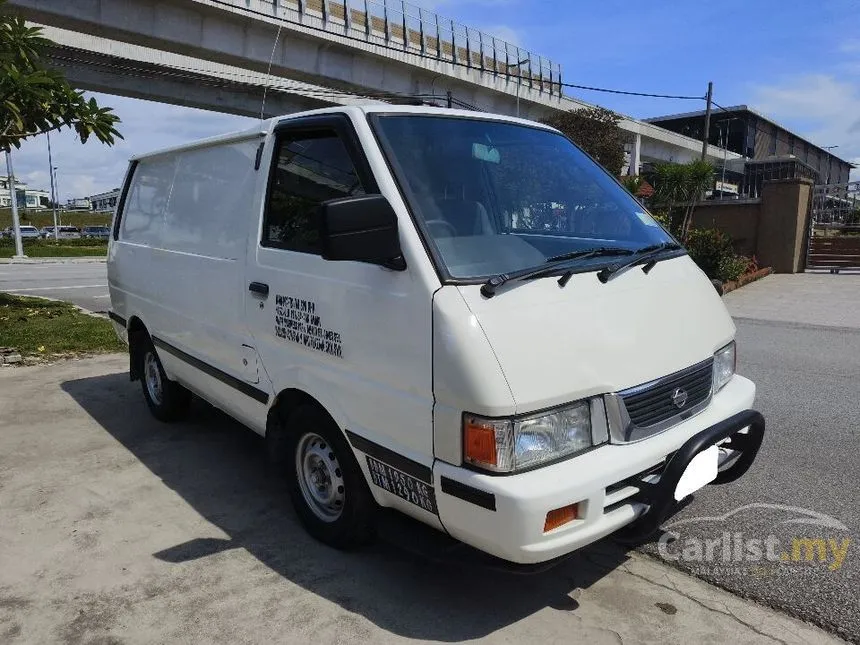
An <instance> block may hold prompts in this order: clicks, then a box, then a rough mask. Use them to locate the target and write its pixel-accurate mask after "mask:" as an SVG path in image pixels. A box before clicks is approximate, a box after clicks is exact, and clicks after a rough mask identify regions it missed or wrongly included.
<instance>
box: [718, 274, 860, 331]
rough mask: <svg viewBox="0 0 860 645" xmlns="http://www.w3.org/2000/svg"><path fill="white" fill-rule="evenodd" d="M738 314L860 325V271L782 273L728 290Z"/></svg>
mask: <svg viewBox="0 0 860 645" xmlns="http://www.w3.org/2000/svg"><path fill="white" fill-rule="evenodd" d="M724 301H725V303H726V306H727V307H728V308H729V311H731V313H732V316H734V317H735V318H752V319H755V320H772V321H780V322H786V323H795V324H805V325H823V326H826V327H847V328H853V329H860V273H858V272H851V273H840V274H838V275H831V274H829V273H823V272H817V273H797V274H790V273H779V274H774V275H770V276H767V277H766V278H763V279H761V280H758V281H756V282H753V283H752V284H748V285H747V286H745V287H743V288H742V289H737V290H735V291H732V292H730V293H728V294H726V296H725V298H724Z"/></svg>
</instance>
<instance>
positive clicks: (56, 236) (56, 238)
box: [47, 132, 60, 242]
mask: <svg viewBox="0 0 860 645" xmlns="http://www.w3.org/2000/svg"><path fill="white" fill-rule="evenodd" d="M47 135H48V169H49V170H50V175H51V207H52V208H53V209H54V241H55V242H56V241H59V239H60V232H59V227H58V225H57V193H56V191H55V190H54V160H53V159H52V158H51V133H50V132H48V133H47Z"/></svg>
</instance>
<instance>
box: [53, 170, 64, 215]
mask: <svg viewBox="0 0 860 645" xmlns="http://www.w3.org/2000/svg"><path fill="white" fill-rule="evenodd" d="M59 170H60V169H59V168H58V167H57V166H53V175H52V177H53V183H54V186H55V187H56V190H57V204H59V202H60V173H59ZM58 208H59V209H60V214H58V215H57V222H58V223H59V225H60V226H62V225H63V217H62V212H63V207H62V206H58Z"/></svg>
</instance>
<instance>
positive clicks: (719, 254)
mask: <svg viewBox="0 0 860 645" xmlns="http://www.w3.org/2000/svg"><path fill="white" fill-rule="evenodd" d="M687 250H688V251H689V252H690V257H691V258H693V261H694V262H695V263H696V264H698V265H699V268H700V269H702V271H704V272H705V275H707V276H708V277H709V278H711V279H712V280H713V279H717V280H722V281H723V282H727V281H729V280H737V279H738V278H739V277H741V276H742V275H743V274H744V273H746V272H747V271H748V269H749V267H750V265H751V263H752V262H754V260H753V261H751V260H750V258H746V257H744V256H742V255H737V254H735V250H734V248H733V247H732V239H731V238H730V237H729V236H728V235H726V234H725V233H723V232H722V231H718V230H716V229H693V230H692V231H690V234H689V235H688V237H687Z"/></svg>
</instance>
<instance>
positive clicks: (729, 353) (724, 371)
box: [714, 341, 735, 394]
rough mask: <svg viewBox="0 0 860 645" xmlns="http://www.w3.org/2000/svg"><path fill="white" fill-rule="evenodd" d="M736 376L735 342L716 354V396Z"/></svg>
mask: <svg viewBox="0 0 860 645" xmlns="http://www.w3.org/2000/svg"><path fill="white" fill-rule="evenodd" d="M734 374H735V341H732V342H730V343H729V344H728V345H726V346H725V347H723V348H722V349H721V350H719V351H718V352H717V353H716V354H714V394H716V393H717V392H718V391H719V390H720V389H721V388H722V387H723V386H724V385H725V384H726V383H728V382H729V379H731V378H732V376H734Z"/></svg>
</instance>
